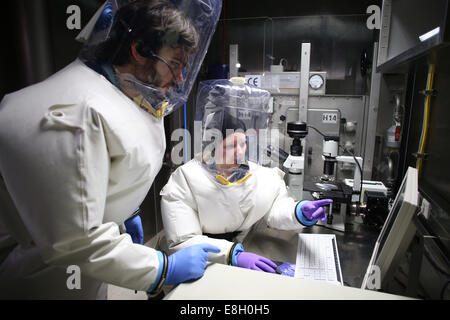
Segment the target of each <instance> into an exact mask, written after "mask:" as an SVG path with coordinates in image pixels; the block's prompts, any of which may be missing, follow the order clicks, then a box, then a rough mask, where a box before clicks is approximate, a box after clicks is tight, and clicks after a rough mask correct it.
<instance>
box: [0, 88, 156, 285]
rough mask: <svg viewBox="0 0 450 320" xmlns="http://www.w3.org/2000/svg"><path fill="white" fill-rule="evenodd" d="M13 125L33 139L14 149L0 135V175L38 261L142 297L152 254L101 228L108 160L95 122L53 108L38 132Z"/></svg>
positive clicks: (109, 227) (93, 115)
mask: <svg viewBox="0 0 450 320" xmlns="http://www.w3.org/2000/svg"><path fill="white" fill-rule="evenodd" d="M7 100H8V97H5V101H4V102H5V103H6V102H7ZM31 112H33V111H31ZM0 123H1V121H0ZM17 125H22V126H24V127H25V128H27V127H28V128H29V129H28V130H29V135H30V136H33V139H29V140H28V141H27V140H24V141H21V145H20V149H18V147H17V145H15V142H14V141H15V136H14V134H15V133H14V131H13V132H11V133H10V134H9V135H8V134H6V136H5V135H3V136H2V137H1V139H0V146H1V148H2V152H5V154H8V157H9V160H8V161H4V162H3V167H2V168H0V169H1V171H2V175H3V176H4V180H5V183H6V187H7V189H8V191H9V193H10V195H11V197H12V199H13V201H14V204H15V206H16V207H17V212H18V213H19V214H20V219H21V220H22V222H23V225H24V226H25V227H26V229H27V230H28V232H29V233H30V236H31V239H33V241H34V243H33V244H32V245H34V246H36V247H37V248H38V249H39V252H40V255H41V256H42V259H43V261H44V262H45V263H46V264H48V265H56V266H63V267H64V266H68V265H77V266H79V267H80V269H81V273H82V274H83V275H86V276H88V277H91V278H94V279H96V280H99V281H102V282H106V283H111V284H114V285H117V286H121V287H125V288H130V289H134V290H143V291H145V290H147V289H148V288H149V287H150V286H151V285H152V284H153V283H154V282H155V280H156V277H157V273H158V268H159V262H158V257H157V252H156V251H155V250H154V249H151V248H149V247H145V246H142V245H138V244H133V243H132V241H131V238H130V236H129V235H128V234H120V232H119V227H118V225H117V223H115V222H105V221H104V211H105V203H106V197H107V190H108V183H109V182H110V181H109V167H110V161H113V159H110V157H109V154H108V148H107V141H106V137H105V133H104V131H105V130H107V128H106V127H105V125H104V124H103V123H102V118H101V116H100V115H99V114H98V113H97V112H95V111H94V110H93V109H92V108H90V107H89V106H88V104H87V103H86V102H85V103H82V104H76V105H53V106H51V107H50V108H49V111H48V113H47V115H45V117H44V118H43V119H42V121H41V123H40V127H39V128H36V125H35V124H34V123H33V122H29V123H27V118H26V117H25V118H24V119H23V122H22V123H20V124H17ZM18 150H19V151H18Z"/></svg>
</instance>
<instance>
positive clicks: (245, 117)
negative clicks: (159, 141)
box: [161, 80, 332, 273]
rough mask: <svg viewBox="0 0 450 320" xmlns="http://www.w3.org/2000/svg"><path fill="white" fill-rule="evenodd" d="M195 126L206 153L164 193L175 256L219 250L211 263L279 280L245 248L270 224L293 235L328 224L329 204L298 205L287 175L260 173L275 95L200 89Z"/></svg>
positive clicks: (229, 86) (221, 84) (239, 87)
mask: <svg viewBox="0 0 450 320" xmlns="http://www.w3.org/2000/svg"><path fill="white" fill-rule="evenodd" d="M198 92H199V93H198V96H197V105H196V107H197V119H198V120H202V152H201V153H200V154H198V155H196V156H195V158H194V159H192V160H191V161H189V162H187V163H186V164H184V165H182V166H180V167H178V168H177V170H176V171H175V172H174V173H173V174H172V175H171V177H170V179H169V181H168V183H167V184H166V185H165V186H164V188H163V189H162V191H161V196H162V198H161V210H162V218H163V224H164V230H165V237H166V241H167V246H168V248H169V250H171V251H174V252H177V251H178V250H183V249H184V248H186V247H188V246H191V245H194V244H197V243H210V244H211V245H214V246H216V247H218V248H220V252H219V253H211V258H210V261H213V262H217V263H223V264H228V265H232V266H238V267H243V268H248V269H253V270H259V271H265V272H271V273H274V272H275V269H276V268H277V265H276V264H275V263H274V262H273V261H271V260H270V259H267V258H266V257H262V256H260V255H257V254H254V253H251V252H246V251H245V250H244V247H243V245H242V243H241V241H242V239H243V238H244V237H245V235H246V234H247V233H248V231H249V230H250V228H251V227H252V226H253V225H254V224H255V223H257V222H258V221H260V220H261V219H265V221H266V223H267V225H268V226H269V227H273V228H276V229H281V230H295V229H299V228H302V227H307V226H311V225H313V224H315V223H316V222H317V221H318V220H319V219H321V220H325V219H326V214H325V211H324V208H323V206H326V205H328V204H330V203H332V200H331V199H322V200H317V201H301V202H297V201H295V200H294V199H293V198H292V197H291V196H290V195H289V193H288V190H287V187H286V185H285V182H284V180H283V177H284V173H283V172H282V171H281V170H280V169H278V168H277V167H275V168H268V167H264V166H262V165H261V164H262V156H263V152H264V150H266V148H265V147H264V143H261V141H264V134H263V132H264V131H265V130H264V129H267V122H268V119H267V109H268V102H269V98H270V93H269V92H268V91H266V90H262V89H259V88H255V87H251V86H248V85H246V84H236V83H233V82H231V81H228V80H214V81H205V82H202V83H200V86H199V90H198Z"/></svg>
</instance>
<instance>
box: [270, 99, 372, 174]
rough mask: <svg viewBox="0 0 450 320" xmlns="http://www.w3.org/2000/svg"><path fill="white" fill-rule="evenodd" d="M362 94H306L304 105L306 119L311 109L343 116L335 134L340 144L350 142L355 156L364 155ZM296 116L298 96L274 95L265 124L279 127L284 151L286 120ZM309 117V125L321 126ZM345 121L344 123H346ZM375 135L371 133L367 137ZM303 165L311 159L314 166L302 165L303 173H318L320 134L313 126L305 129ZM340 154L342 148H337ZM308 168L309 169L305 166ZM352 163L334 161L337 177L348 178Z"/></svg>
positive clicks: (287, 140)
mask: <svg viewBox="0 0 450 320" xmlns="http://www.w3.org/2000/svg"><path fill="white" fill-rule="evenodd" d="M367 101H368V99H367V97H366V96H331V95H325V96H310V97H309V106H308V119H309V116H310V112H311V110H318V109H319V110H338V111H339V112H340V117H341V119H342V120H343V119H345V124H343V123H341V124H340V129H339V135H340V144H341V145H345V144H347V145H351V146H352V149H353V152H354V153H355V155H357V156H362V157H363V158H364V154H362V152H363V151H364V147H363V142H364V139H363V137H364V136H365V135H366V131H365V127H366V123H365V113H366V109H367ZM297 119H298V97H297V96H287V95H283V96H282V95H274V112H273V114H272V116H271V119H270V124H269V126H270V127H271V128H276V129H278V130H279V131H280V137H279V139H280V141H279V146H280V148H281V149H283V150H284V151H285V152H289V148H290V145H291V143H292V139H291V138H289V137H288V136H287V135H286V124H287V123H288V122H290V121H296V120H297ZM316 122H317V121H315V120H313V122H310V121H309V120H308V124H310V125H312V126H321V125H322V124H321V123H316ZM346 124H348V125H346ZM369 138H371V139H372V138H373V139H374V138H375V137H369ZM305 152H306V153H307V157H306V158H305V167H307V166H308V163H314V166H312V167H310V168H307V169H305V177H308V178H311V177H313V176H320V175H321V174H322V171H323V160H322V137H321V136H320V135H319V134H318V133H317V132H315V131H314V130H311V129H310V130H309V133H308V136H307V138H306V151H305ZM341 154H342V151H341ZM308 169H310V170H308ZM353 172H354V166H353V165H349V164H338V165H337V178H338V179H344V178H352V177H353Z"/></svg>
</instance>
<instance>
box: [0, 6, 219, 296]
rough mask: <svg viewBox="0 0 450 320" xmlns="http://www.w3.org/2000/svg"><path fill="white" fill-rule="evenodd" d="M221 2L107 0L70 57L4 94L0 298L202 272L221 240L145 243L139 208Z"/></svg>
mask: <svg viewBox="0 0 450 320" xmlns="http://www.w3.org/2000/svg"><path fill="white" fill-rule="evenodd" d="M221 5H222V4H221V1H217V0H214V1H208V0H202V1H189V2H186V3H182V4H181V5H180V7H177V6H175V5H174V4H172V2H168V1H159V0H138V1H127V0H122V1H120V0H118V1H111V2H105V4H103V6H102V7H101V8H99V10H98V11H97V13H96V14H95V15H94V17H93V18H92V19H91V21H90V22H89V24H88V25H87V26H86V28H85V29H84V30H83V31H82V33H81V34H80V39H81V40H83V42H84V46H83V49H82V50H81V52H80V55H79V57H78V58H77V59H76V60H75V61H74V62H73V63H71V64H69V65H68V66H67V67H65V68H64V69H63V70H61V71H59V72H57V73H56V74H54V75H52V76H51V77H49V78H48V79H46V80H45V81H43V82H41V83H37V84H35V85H32V86H30V87H27V88H24V89H22V90H20V91H17V92H14V93H11V94H9V95H6V96H5V97H4V99H3V100H2V101H1V104H0V150H1V155H0V210H1V214H0V288H1V290H0V298H1V299H15V298H19V299H35V298H37V299H95V298H97V299H104V298H106V293H107V291H106V288H107V283H110V284H114V285H117V286H120V287H124V288H129V289H133V290H140V291H146V292H147V293H148V294H149V296H150V297H155V296H157V295H158V294H159V293H160V292H161V288H162V286H163V285H176V284H178V283H181V282H184V281H187V280H191V279H197V278H199V277H201V276H202V275H203V273H204V270H205V267H206V263H207V261H208V258H209V252H218V251H219V249H218V248H216V247H214V246H211V245H210V244H207V243H205V244H199V245H195V246H192V247H187V248H186V249H185V250H181V251H179V252H177V253H175V254H172V255H166V254H165V253H164V252H162V251H157V250H155V249H152V248H150V247H147V246H144V245H141V244H142V240H143V237H142V223H141V221H140V218H139V216H138V215H136V214H134V213H135V212H136V208H139V206H140V205H141V203H142V201H143V200H144V199H145V197H146V195H147V193H148V191H149V189H150V187H151V185H152V183H153V181H154V179H155V176H156V175H157V173H158V172H159V170H160V169H161V166H162V160H163V155H164V151H165V148H166V144H165V141H166V140H165V133H164V122H163V120H164V119H163V117H164V116H166V115H168V114H169V113H170V112H172V111H173V110H175V109H176V108H177V107H179V106H180V105H182V104H183V103H185V102H186V100H187V97H188V95H189V92H190V90H191V88H192V86H193V84H194V82H195V79H196V77H197V73H198V70H199V68H200V66H201V63H202V61H203V59H204V56H205V54H206V50H207V47H208V46H209V43H210V40H211V37H212V34H213V32H214V30H215V27H216V24H217V21H218V18H219V16H220V11H221ZM133 240H134V242H133ZM77 269H78V270H79V271H80V275H81V280H80V281H79V283H78V285H76V286H75V287H74V286H73V285H70V283H69V282H70V281H69V276H70V275H71V272H72V270H77Z"/></svg>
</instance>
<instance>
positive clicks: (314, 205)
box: [301, 199, 333, 221]
mask: <svg viewBox="0 0 450 320" xmlns="http://www.w3.org/2000/svg"><path fill="white" fill-rule="evenodd" d="M330 203H333V200H331V199H322V200H316V201H308V202H307V203H305V204H303V205H302V208H301V210H302V214H303V216H304V217H305V218H306V219H308V220H311V221H313V220H318V219H320V220H322V221H325V220H326V219H327V215H326V214H325V210H324V209H323V206H326V205H329V204H330Z"/></svg>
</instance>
